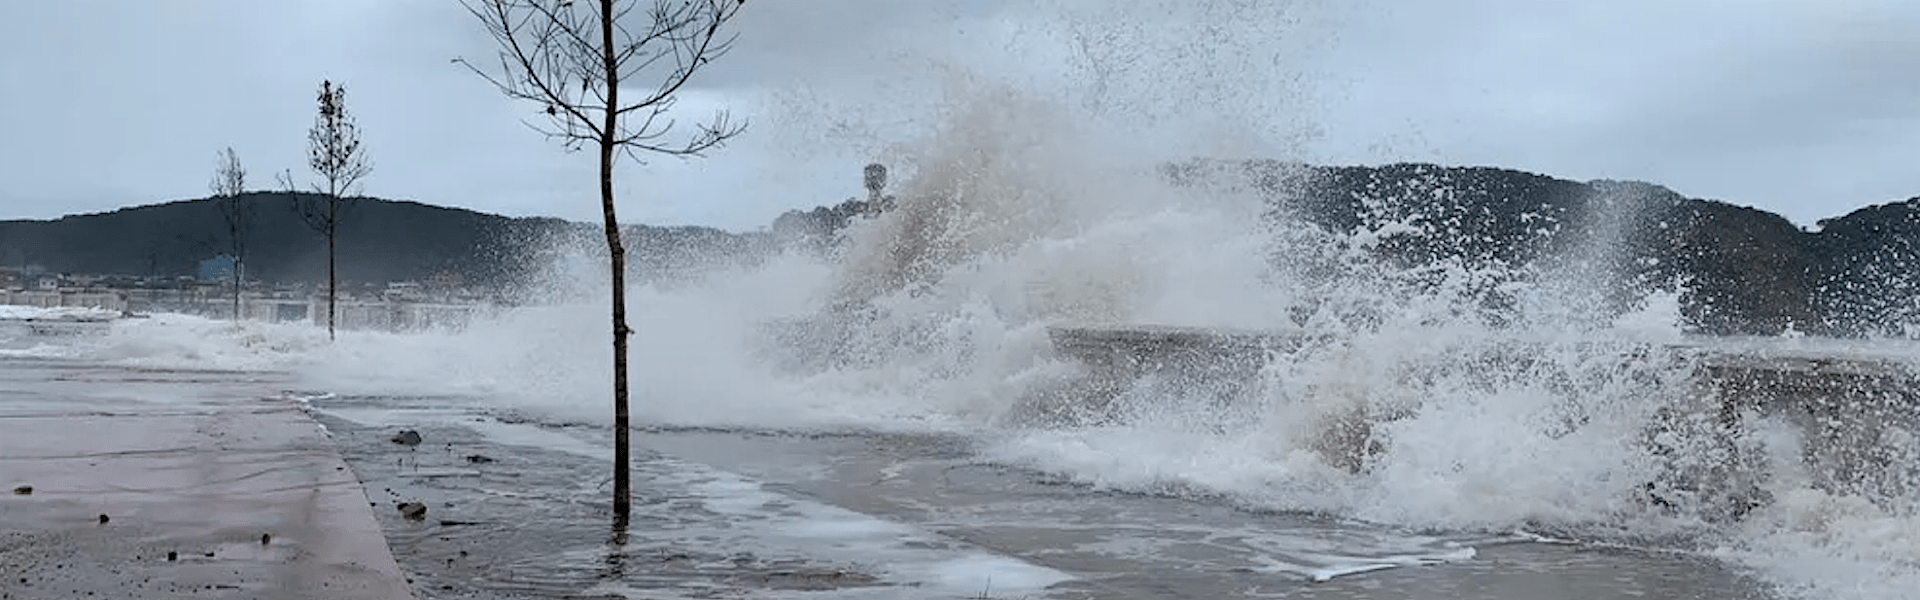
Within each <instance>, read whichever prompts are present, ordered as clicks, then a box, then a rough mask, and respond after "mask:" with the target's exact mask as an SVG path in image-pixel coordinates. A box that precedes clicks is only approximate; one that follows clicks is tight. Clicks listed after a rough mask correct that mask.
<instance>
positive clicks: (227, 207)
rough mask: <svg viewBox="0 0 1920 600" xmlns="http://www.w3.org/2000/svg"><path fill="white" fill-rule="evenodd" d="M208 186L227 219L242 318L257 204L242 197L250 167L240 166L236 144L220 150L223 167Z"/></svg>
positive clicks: (236, 306)
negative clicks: (243, 287) (249, 235)
mask: <svg viewBox="0 0 1920 600" xmlns="http://www.w3.org/2000/svg"><path fill="white" fill-rule="evenodd" d="M207 188H208V189H211V190H213V197H214V203H215V204H214V205H215V206H217V207H219V208H220V216H221V217H223V218H225V219H226V222H227V250H228V256H229V257H231V258H232V259H233V318H234V320H239V319H240V286H241V284H243V283H245V282H246V265H247V232H248V229H249V228H250V227H252V225H253V223H252V220H253V204H252V203H249V202H247V201H245V200H244V199H243V198H242V197H241V194H244V193H246V191H247V170H246V168H244V167H241V166H240V155H238V154H234V152H233V148H232V147H228V148H227V149H226V150H223V151H221V152H220V163H219V166H217V167H214V171H213V180H212V181H209V182H207Z"/></svg>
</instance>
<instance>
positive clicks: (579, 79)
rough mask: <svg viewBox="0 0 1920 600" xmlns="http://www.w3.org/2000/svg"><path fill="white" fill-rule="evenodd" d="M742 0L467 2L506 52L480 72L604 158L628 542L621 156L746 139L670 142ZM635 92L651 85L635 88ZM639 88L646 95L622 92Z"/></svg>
mask: <svg viewBox="0 0 1920 600" xmlns="http://www.w3.org/2000/svg"><path fill="white" fill-rule="evenodd" d="M742 2H743V0H655V1H654V2H652V3H651V6H650V7H649V8H647V9H646V10H645V11H644V12H642V11H639V10H638V7H637V6H636V5H637V2H636V0H579V1H577V2H576V1H575V0H462V3H463V4H465V5H466V7H467V10H468V12H471V13H473V16H474V17H476V18H478V19H479V20H480V21H481V22H482V23H483V24H484V25H485V26H486V29H487V32H488V33H490V34H492V35H493V38H494V40H495V41H497V42H498V43H499V45H500V51H499V61H500V64H499V68H498V70H497V71H492V72H490V71H488V70H483V69H481V68H480V67H478V66H476V65H475V64H473V63H471V62H468V61H467V60H465V59H455V62H457V63H460V64H462V65H465V66H466V67H467V68H468V69H471V70H472V71H473V72H474V73H475V74H478V75H479V76H480V77H482V78H485V79H486V80H487V81H488V82H490V83H492V84H494V86H496V87H498V88H499V89H500V91H501V92H502V93H504V94H506V95H507V97H509V98H513V99H516V100H526V101H530V102H534V103H537V104H539V105H541V106H542V107H543V110H544V111H545V113H546V117H547V118H548V121H549V124H548V125H547V126H540V125H532V124H531V123H530V124H529V125H530V126H532V127H533V128H534V129H536V130H538V131H540V132H542V133H545V134H546V135H547V136H548V137H550V138H555V139H559V140H561V141H562V142H564V143H565V145H566V148H567V149H569V150H577V149H579V148H580V147H582V146H584V145H589V144H591V145H593V146H595V147H597V148H598V149H599V151H600V211H601V215H602V217H603V219H604V223H603V225H604V226H605V228H606V237H607V254H608V257H609V259H610V264H609V265H608V268H609V270H610V273H611V274H612V276H613V298H612V300H613V433H614V442H613V447H614V450H613V452H614V454H613V462H614V465H613V515H614V517H613V519H614V529H615V539H616V540H623V539H624V537H625V535H624V532H625V531H626V528H627V524H628V522H629V515H630V514H631V512H632V510H631V507H632V487H631V483H630V479H629V478H630V475H629V472H628V471H629V465H630V452H629V420H628V411H627V339H628V336H630V335H632V332H633V330H632V329H629V328H628V327H627V298H626V269H627V263H626V248H625V246H624V245H623V244H622V243H621V240H620V223H619V221H618V220H617V219H616V218H615V215H614V195H613V162H614V158H615V153H616V152H624V153H626V154H627V156H628V157H630V158H632V159H634V160H635V161H640V160H641V159H640V153H641V152H646V153H652V154H661V155H671V156H698V155H701V154H702V153H703V152H705V151H706V150H709V149H712V148H714V147H716V146H719V145H720V144H722V143H723V142H725V141H726V140H728V139H731V138H732V137H733V136H736V135H739V134H740V132H741V131H743V130H744V125H735V124H733V123H731V122H730V120H729V119H728V115H727V113H726V112H724V111H722V112H719V113H717V114H715V115H714V116H713V119H712V120H711V121H708V122H704V123H701V124H698V125H697V126H696V129H695V131H694V132H693V133H692V134H691V135H688V136H685V137H676V138H669V137H668V136H669V134H670V133H671V132H672V130H673V128H674V125H675V121H674V120H673V118H672V117H669V116H667V115H668V112H669V111H670V110H671V109H672V108H673V105H674V101H675V99H676V97H677V94H678V93H679V91H680V90H681V88H682V87H683V86H685V85H686V83H687V81H689V80H691V79H692V78H693V74H694V73H695V72H697V71H699V70H700V69H701V68H702V67H705V66H706V65H707V64H709V63H711V62H713V61H714V60H715V59H717V58H719V57H720V56H721V55H724V54H726V52H727V50H728V48H730V47H731V46H732V45H733V40H734V36H733V34H723V33H722V31H721V29H722V26H723V25H725V24H726V23H727V21H729V20H731V19H732V18H733V17H734V15H735V14H738V12H739V10H740V6H741V4H742ZM636 84H639V85H644V86H649V87H636ZM633 91H639V94H638V96H637V97H623V96H622V95H621V93H622V92H633Z"/></svg>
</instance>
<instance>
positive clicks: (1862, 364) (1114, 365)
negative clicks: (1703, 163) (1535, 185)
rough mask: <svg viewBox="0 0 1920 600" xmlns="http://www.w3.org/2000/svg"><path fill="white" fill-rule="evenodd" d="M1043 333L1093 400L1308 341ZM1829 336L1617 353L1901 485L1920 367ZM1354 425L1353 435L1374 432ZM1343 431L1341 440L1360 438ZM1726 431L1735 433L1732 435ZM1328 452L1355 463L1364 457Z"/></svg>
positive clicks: (1244, 382) (1231, 334) (1738, 422)
mask: <svg viewBox="0 0 1920 600" xmlns="http://www.w3.org/2000/svg"><path fill="white" fill-rule="evenodd" d="M1048 334H1049V336H1050V338H1051V340H1052V342H1053V346H1054V349H1055V351H1056V352H1058V353H1059V354H1060V355H1061V356H1064V357H1068V358H1071V359H1074V360H1077V361H1079V362H1081V363H1082V364H1084V365H1085V366H1086V367H1087V376H1086V378H1085V381H1083V382H1081V384H1080V385H1078V386H1077V387H1076V388H1075V389H1074V390H1072V392H1071V393H1072V394H1074V395H1076V396H1078V397H1076V398H1073V399H1071V401H1073V402H1078V403H1081V404H1083V405H1087V404H1090V405H1093V406H1095V407H1097V406H1098V405H1100V404H1102V403H1104V402H1107V401H1109V400H1110V399H1111V398H1112V397H1113V395H1115V394H1117V393H1119V392H1121V391H1123V390H1125V389H1126V388H1127V387H1128V386H1130V385H1132V383H1133V382H1135V381H1138V380H1139V379H1140V378H1141V377H1145V376H1148V375H1164V376H1177V377H1184V378H1189V380H1190V381H1205V382H1207V383H1208V384H1209V385H1210V386H1213V387H1214V389H1216V390H1218V389H1226V390H1228V391H1229V392H1230V393H1231V391H1232V390H1234V389H1239V388H1244V387H1246V386H1248V385H1251V384H1253V383H1254V382H1255V380H1256V376H1257V375H1258V374H1259V373H1260V370H1261V368H1262V367H1263V366H1265V365H1267V364H1269V362H1270V361H1272V360H1273V358H1274V357H1275V356H1276V355H1277V354H1284V353H1288V352H1292V351H1296V350H1299V349H1301V348H1303V347H1305V346H1306V345H1308V344H1309V343H1310V342H1312V341H1313V340H1311V339H1309V338H1308V337H1306V336H1305V335H1304V334H1300V333H1293V332H1272V331H1249V330H1226V329H1213V328H1200V327H1167V326H1134V325H1120V326H1075V327H1053V328H1050V329H1049V330H1048ZM1834 346H1835V347H1834V348H1833V349H1822V348H1821V347H1820V345H1819V344H1805V343H1799V344H1794V343H1782V342H1780V341H1772V340H1753V339H1741V340H1735V339H1716V338H1691V339H1686V340H1683V341H1680V342H1674V343H1666V344H1644V345H1639V346H1637V347H1634V348H1632V349H1630V350H1629V353H1631V354H1634V355H1637V356H1630V355H1628V354H1623V355H1622V356H1621V364H1622V365H1623V366H1624V365H1625V364H1626V363H1627V362H1628V361H1629V360H1635V359H1643V360H1644V359H1646V358H1647V357H1654V359H1655V360H1661V361H1667V362H1668V363H1670V364H1672V365H1673V368H1674V369H1676V370H1677V371H1678V372H1681V373H1684V374H1686V378H1687V381H1688V383H1687V384H1685V385H1682V386H1679V387H1678V388H1676V389H1671V390H1670V391H1671V395H1670V397H1668V398H1667V400H1666V401H1667V402H1669V403H1670V404H1671V406H1670V410H1669V411H1668V412H1669V413H1670V414H1672V415H1673V416H1674V418H1687V417H1689V416H1701V417H1706V418H1704V419H1696V420H1698V421H1702V422H1705V423H1708V425H1707V427H1711V428H1713V429H1715V430H1716V431H1717V434H1718V435H1721V436H1723V437H1727V438H1731V437H1733V435H1734V434H1736V433H1738V432H1740V431H1743V430H1744V429H1745V428H1747V427H1749V426H1751V425H1752V421H1753V420H1754V419H1755V418H1756V417H1777V418H1780V419H1783V420H1785V421H1787V422H1789V423H1792V424H1793V425H1795V426H1796V427H1798V428H1799V429H1800V431H1801V433H1802V436H1803V439H1804V440H1805V445H1804V448H1803V453H1804V457H1803V458H1804V459H1805V461H1806V463H1807V465H1808V467H1809V468H1808V471H1809V472H1810V473H1812V474H1813V476H1814V477H1815V479H1816V480H1817V483H1818V484H1819V485H1821V486H1822V487H1824V488H1826V489H1828V490H1829V491H1841V492H1845V493H1855V494H1861V495H1864V496H1867V497H1869V498H1874V499H1877V500H1878V499H1899V498H1905V497H1908V496H1909V495H1910V494H1911V493H1912V492H1914V491H1915V490H1914V489H1912V488H1914V487H1915V485H1914V484H1915V483H1916V482H1920V439H1916V433H1920V372H1916V370H1915V368H1914V366H1913V364H1912V363H1910V362H1907V361H1903V360H1900V359H1899V357H1896V356H1886V355H1872V354H1865V353H1860V352H1851V351H1847V350H1845V349H1842V348H1841V346H1842V345H1838V344H1836V345H1834ZM1520 347H1521V348H1522V349H1523V351H1522V352H1519V353H1517V354H1516V355H1511V356H1503V357H1502V360H1509V361H1513V362H1515V363H1516V364H1515V365H1513V366H1515V367H1516V368H1519V367H1522V366H1524V365H1521V364H1518V363H1523V362H1525V361H1529V360H1534V359H1533V358H1532V357H1530V356H1528V355H1527V353H1526V352H1525V351H1524V349H1525V348H1527V346H1526V345H1525V344H1520ZM1917 354H1920V353H1908V354H1906V356H1913V355H1917ZM1193 378H1198V379H1193ZM1360 427H1361V428H1362V429H1361V430H1358V431H1355V432H1353V434H1352V435H1351V436H1349V437H1358V438H1364V437H1366V436H1368V435H1370V434H1369V433H1367V432H1366V431H1365V429H1364V428H1365V427H1366V426H1365V425H1364V424H1361V425H1360ZM1650 435H1651V434H1650ZM1350 442H1351V443H1349V444H1345V445H1346V446H1352V447H1355V448H1364V447H1365V446H1366V442H1365V441H1361V440H1350ZM1723 443H1724V444H1725V445H1726V446H1727V447H1728V448H1729V449H1732V448H1733V447H1734V445H1735V444H1734V441H1733V440H1731V439H1726V440H1723ZM1362 452H1364V450H1362ZM1334 462H1335V463H1336V464H1342V465H1343V466H1347V467H1349V468H1360V466H1361V464H1362V463H1363V462H1364V458H1354V457H1337V458H1336V459H1335V460H1334ZM1729 470H1738V468H1737V467H1732V468H1729ZM1688 477H1690V478H1692V479H1693V481H1692V482H1691V483H1689V484H1687V485H1699V481H1698V479H1699V477H1700V476H1696V475H1690V476H1688ZM1711 477H1719V478H1726V477H1731V475H1727V474H1725V473H1721V474H1718V475H1712V476H1711ZM1721 484H1722V485H1725V482H1721ZM1742 485H1745V484H1742ZM1742 493H1744V492H1742Z"/></svg>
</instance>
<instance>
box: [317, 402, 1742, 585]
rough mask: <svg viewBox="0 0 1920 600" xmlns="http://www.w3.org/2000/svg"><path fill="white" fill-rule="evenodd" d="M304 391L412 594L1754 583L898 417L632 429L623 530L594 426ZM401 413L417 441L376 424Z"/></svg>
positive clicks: (1676, 559)
mask: <svg viewBox="0 0 1920 600" xmlns="http://www.w3.org/2000/svg"><path fill="white" fill-rule="evenodd" d="M314 405H315V407H316V413H317V416H318V418H319V419H320V420H321V421H322V422H324V423H327V424H328V425H329V427H331V428H332V429H333V430H334V431H335V433H336V435H337V438H338V440H339V441H340V443H341V445H342V448H343V452H344V454H345V456H346V457H347V459H348V461H349V462H350V463H352V464H353V466H354V469H355V470H356V471H357V472H358V473H359V474H360V476H361V477H362V478H363V479H364V480H365V481H366V484H367V487H368V489H369V490H370V491H371V492H372V493H373V494H374V496H375V497H376V499H381V498H382V497H383V496H384V498H385V499H384V500H383V502H385V503H387V504H389V505H390V506H387V507H383V509H382V510H379V511H378V512H377V513H376V514H377V516H378V517H379V518H380V520H381V522H382V524H383V526H385V527H386V529H387V532H388V537H389V540H390V541H391V543H392V546H393V548H394V551H395V553H396V555H397V556H399V557H400V560H401V563H402V566H403V567H404V568H405V569H407V570H408V571H409V572H410V573H411V574H412V575H413V576H414V577H415V578H416V580H417V581H418V582H419V585H418V586H417V587H416V591H417V593H419V594H420V595H421V597H423V598H526V597H537V598H576V597H593V598H602V597H605V598H619V597H635V598H642V597H644V598H657V597H682V598H743V597H744V598H789V597H799V596H801V595H803V594H804V596H805V597H813V598H875V599H879V598H889V599H892V598H979V597H987V598H1035V599H1038V598H1060V599H1109V598H1115V599H1133V598H1140V599H1145V598H1337V599H1348V600H1357V599H1363V598H1364V599H1372V598H1426V597H1446V598H1485V599H1498V600H1519V599H1541V598H1545V599H1553V598H1569V599H1570V598H1582V599H1588V598H1598V599H1610V598H1620V599H1626V598H1639V599H1646V598H1653V599H1663V598H1664V599H1736V598H1769V597H1771V596H1770V595H1769V594H1768V593H1767V592H1766V590H1765V589H1764V588H1763V586H1761V585H1760V584H1758V583H1756V582H1755V581H1753V580H1751V579H1749V578H1746V577H1744V576H1741V575H1739V574H1737V573H1734V572H1732V571H1730V570H1728V569H1726V568H1724V567H1722V566H1720V565H1718V564H1716V563H1714V562H1712V561H1709V560H1705V559H1700V558H1695V557H1690V556H1686V555H1683V554H1679V553H1669V552H1661V551H1646V550H1631V549H1617V548H1604V547H1597V546H1591V545H1583V544H1573V543H1555V542H1549V541H1546V540H1543V539H1541V538H1536V537H1530V536H1525V535H1454V534H1444V533H1433V532H1410V531H1398V530H1391V529H1387V528H1381V527H1376V526H1371V525H1367V524H1361V523H1352V522H1341V521H1335V520H1329V519H1322V518H1317V517H1312V516H1306V515H1298V514H1272V513H1255V512H1249V511H1245V510H1240V509H1237V508H1234V507H1232V506H1230V505H1229V504H1228V503H1225V502H1213V501H1207V500H1204V499H1197V500H1196V499H1183V498H1178V497H1173V496H1146V495H1131V494H1116V493H1107V492H1100V491H1095V490H1090V489H1087V488H1084V487H1081V486H1075V485H1067V484H1062V483H1058V482H1053V481H1049V480H1048V479H1047V478H1045V477H1041V476H1038V475H1036V474H1033V473H1030V472H1026V471H1022V470H1018V469H1011V468H1005V467H999V466H993V465H985V464H980V463H978V462H977V461H976V460H974V459H972V458H971V457H972V456H973V452H972V449H971V448H970V443H969V442H968V441H966V440H963V439H957V438H948V437H939V436H917V435H868V434H791V433H769V432H751V431H723V430H672V431H649V432H646V433H644V434H642V435H640V436H637V438H636V439H639V440H641V441H642V443H643V444H644V445H645V446H646V447H647V448H648V449H650V450H651V452H641V453H637V454H638V456H639V457H640V459H639V462H638V464H637V465H636V474H635V490H636V494H637V496H636V498H635V507H634V509H635V516H634V527H633V531H632V532H631V539H630V540H629V543H627V544H626V545H624V546H622V545H615V544H610V543H608V541H609V539H610V537H611V536H610V531H609V529H608V525H607V523H608V522H609V517H608V514H609V512H608V502H607V499H606V496H607V493H608V491H607V490H608V487H609V486H608V484H607V480H608V474H607V473H606V464H607V460H606V458H605V457H606V455H607V453H608V452H609V451H608V450H607V449H606V448H607V446H606V443H605V440H604V438H605V437H607V436H606V435H605V433H604V432H601V431H599V428H597V427H584V426H583V427H561V426H554V425H541V424H536V423H532V422H526V421H521V420H517V419H512V418H506V419H502V418H500V417H497V416H489V415H485V414H475V413H469V412H466V411H463V410H459V409H456V408H450V407H448V406H446V405H443V404H440V403H438V402H436V401H434V400H431V399H415V400H403V399H372V398H363V399H323V400H316V401H315V403H314ZM402 429H410V430H414V431H417V432H419V433H420V434H421V436H422V437H423V439H424V440H425V441H424V443H422V444H420V445H419V446H418V447H417V448H411V449H409V448H403V447H401V446H399V445H397V444H395V443H393V442H392V441H390V439H389V438H390V437H391V436H392V435H393V434H394V433H395V432H396V431H399V430H402ZM401 502H421V503H423V504H424V505H426V506H427V507H428V511H427V513H426V514H425V515H424V518H420V519H410V518H408V517H407V516H406V515H405V514H403V513H402V512H401V511H399V510H397V509H396V508H395V507H397V506H398V505H399V503H401Z"/></svg>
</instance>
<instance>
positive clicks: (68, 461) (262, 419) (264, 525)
mask: <svg viewBox="0 0 1920 600" xmlns="http://www.w3.org/2000/svg"><path fill="white" fill-rule="evenodd" d="M0 375H4V377H0V574H4V576H5V578H4V580H0V599H5V600H15V599H28V598H32V599H38V598H86V597H97V598H189V597H191V598H368V599H399V598H412V597H413V596H412V593H411V592H410V591H409V588H408V582H407V578H406V576H405V575H403V574H402V573H401V571H400V569H399V567H398V566H397V565H396V563H395V561H394V558H393V555H392V553H391V552H390V551H389V550H388V547H387V545H386V541H385V538H384V537H383V536H382V534H381V530H380V528H379V526H378V525H377V523H376V522H375V521H374V519H373V515H372V513H371V512H370V510H371V509H370V507H369V506H368V501H367V496H366V493H365V492H364V490H362V488H361V486H360V483H359V482H358V481H357V480H356V479H355V477H354V474H353V472H352V471H350V470H348V469H347V466H346V464H345V463H344V462H342V461H341V459H340V457H339V455H338V454H337V453H336V451H335V450H334V448H333V445H332V443H331V442H330V441H329V440H328V438H327V436H326V435H325V433H324V432H323V430H322V429H321V428H320V427H319V425H318V424H316V423H315V422H314V421H313V420H312V419H310V418H308V417H307V416H306V415H305V414H304V413H303V412H302V411H301V410H300V409H299V407H298V406H297V405H294V404H292V403H290V402H287V401H263V400H258V399H245V400H242V399H237V398H236V399H227V400H220V401H205V400H198V401H193V400H189V401H173V400H177V399H174V398H170V397H169V392H170V391H177V386H170V385H168V384H167V380H169V379H180V378H191V377H192V376H191V375H190V374H181V373H167V372H158V373H144V374H142V373H136V372H119V373H115V372H112V371H94V370H88V369H80V368H74V367H71V366H64V365H59V364H51V363H47V364H29V363H22V362H19V361H5V362H0ZM134 379H139V380H142V381H129V380H134ZM195 385H203V384H199V383H198V382H195ZM47 390H56V391H57V392H54V393H49V392H48V391H47ZM65 391H72V392H75V393H73V394H70V395H69V394H66V393H64V392H65ZM54 396H62V397H54ZM22 486H31V488H32V489H31V491H30V492H28V491H27V490H26V489H25V488H24V487H22Z"/></svg>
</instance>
